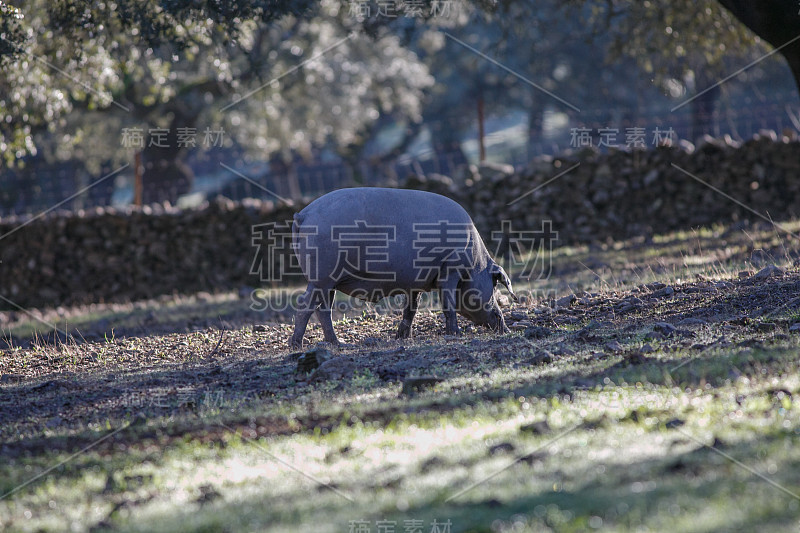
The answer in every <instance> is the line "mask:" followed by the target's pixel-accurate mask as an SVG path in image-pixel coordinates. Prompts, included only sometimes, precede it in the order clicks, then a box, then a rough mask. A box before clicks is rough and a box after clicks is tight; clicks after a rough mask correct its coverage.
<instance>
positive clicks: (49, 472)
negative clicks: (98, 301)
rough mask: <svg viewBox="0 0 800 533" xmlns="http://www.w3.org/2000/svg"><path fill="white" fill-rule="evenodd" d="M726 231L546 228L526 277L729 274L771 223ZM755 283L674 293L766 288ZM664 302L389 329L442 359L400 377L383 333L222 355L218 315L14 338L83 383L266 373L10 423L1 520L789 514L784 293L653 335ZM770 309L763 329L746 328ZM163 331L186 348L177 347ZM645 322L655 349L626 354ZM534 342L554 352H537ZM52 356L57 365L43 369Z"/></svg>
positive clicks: (714, 522) (320, 527)
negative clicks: (204, 390)
mask: <svg viewBox="0 0 800 533" xmlns="http://www.w3.org/2000/svg"><path fill="white" fill-rule="evenodd" d="M795 225H796V224H795ZM792 227H793V228H794V226H792ZM723 232H724V228H712V229H708V230H702V231H698V232H686V233H683V234H673V235H670V236H664V237H658V238H656V239H654V241H653V244H652V245H642V246H639V245H637V244H636V243H622V244H616V243H615V244H611V245H609V246H606V247H598V248H591V249H590V248H589V247H572V248H564V249H559V250H556V251H555V252H554V256H553V268H554V272H560V273H561V274H560V275H559V277H558V278H557V279H552V280H544V281H541V282H539V285H537V286H536V287H537V289H540V290H545V289H547V290H552V291H555V292H557V293H558V294H562V293H564V292H566V291H567V290H568V289H578V288H584V290H596V291H598V292H602V294H603V295H604V296H608V295H611V294H613V293H619V294H622V293H624V292H625V291H629V290H630V289H632V288H634V287H637V286H639V285H641V284H643V283H648V282H650V281H656V280H658V281H663V282H668V283H678V280H682V281H687V280H689V281H693V280H695V279H696V278H697V276H698V275H701V276H703V277H704V278H707V279H728V280H729V281H730V280H734V281H735V279H736V278H737V273H738V271H740V270H745V269H749V270H756V269H757V268H758V266H759V265H755V264H752V263H751V261H750V259H749V257H750V255H752V251H753V250H754V249H756V248H763V249H771V250H783V249H784V248H783V246H784V245H785V243H784V242H783V241H781V239H780V236H776V235H775V234H774V233H773V232H771V231H769V230H763V231H760V232H759V231H755V230H753V231H749V233H748V235H747V236H746V237H744V236H742V235H739V236H733V237H729V238H728V237H726V238H725V239H722V238H721V237H720V236H721V235H722V233H723ZM759 239H760V240H759ZM747 243H750V244H749V247H748V244H747ZM776 253H777V252H776ZM788 257H789V254H788V253H786V255H785V256H784V257H783V259H782V260H783V261H784V264H787V263H788ZM589 261H593V262H594V263H596V264H602V265H605V266H603V267H602V268H601V267H598V268H597V269H592V270H595V272H596V273H597V274H599V275H600V276H602V277H603V278H604V279H602V280H601V279H600V278H599V277H598V276H597V275H596V274H595V273H592V272H591V271H590V270H589V269H587V268H583V267H581V265H580V264H579V263H585V264H588V262H589ZM779 262H780V261H779ZM792 275H793V276H795V277H794V278H792V279H795V280H796V273H794V274H792ZM782 283H788V282H784V281H775V282H774V284H773V285H772V286H771V287H772V288H773V289H774V291H773V292H774V293H776V294H777V293H778V292H779V290H780V289H781V286H782V285H781V284H782ZM750 290H755V289H753V286H750V285H747V286H745V285H741V286H737V287H736V288H735V289H730V291H729V292H726V293H724V294H720V295H711V296H707V297H706V296H702V295H701V296H702V297H701V296H698V299H697V300H696V301H691V302H689V303H687V304H686V306H687V309H688V310H692V309H702V308H706V307H708V306H711V305H716V304H720V303H722V304H725V305H730V306H733V307H735V306H739V305H741V306H750V308H754V307H757V306H759V305H761V304H762V303H763V297H762V296H763V295H761V293H751V292H747V291H750ZM703 298H705V299H703ZM681 302H682V300H679V299H676V300H675V301H672V300H668V301H664V302H659V303H655V304H653V306H652V307H649V308H647V309H645V310H644V311H640V312H637V313H631V314H630V315H626V316H619V317H617V316H614V317H613V318H611V319H608V320H607V321H601V322H600V323H598V324H596V327H594V329H592V334H593V335H595V337H596V339H595V340H593V341H585V340H581V339H580V337H578V336H576V332H577V331H578V330H581V329H582V328H584V327H585V326H586V325H587V324H588V323H591V322H592V321H594V319H593V318H592V317H591V316H589V311H591V310H592V309H591V308H589V309H587V310H586V313H587V314H586V315H585V316H584V315H580V316H579V320H578V321H577V322H576V323H574V324H569V325H552V326H549V327H551V328H552V329H553V334H552V335H551V336H549V337H547V338H544V339H537V340H525V339H523V338H522V336H521V334H520V333H519V332H517V333H512V334H511V335H508V336H504V337H497V336H492V335H486V334H474V335H470V336H467V337H464V338H459V339H444V338H441V337H436V336H430V335H429V336H421V337H420V338H418V339H417V340H416V341H414V342H408V343H405V344H404V345H403V347H404V349H405V351H404V352H403V355H402V360H404V361H405V360H412V359H414V358H425V359H426V360H428V361H430V365H429V366H428V367H426V368H425V369H424V373H430V374H435V375H437V376H439V377H440V378H442V379H443V381H442V382H441V383H439V384H437V385H436V386H435V387H433V388H432V389H430V390H426V391H423V392H420V393H418V394H416V395H414V396H411V397H409V396H403V395H401V394H400V384H398V383H387V382H384V381H382V380H381V379H380V377H379V375H378V374H379V373H378V368H379V367H380V361H379V360H376V359H380V358H381V357H385V356H384V355H381V353H380V352H381V350H384V351H387V350H388V351H390V350H391V349H392V347H393V346H395V345H393V344H390V341H386V342H387V343H389V344H387V345H386V346H383V345H381V346H379V347H375V348H366V347H359V348H357V349H353V350H350V351H348V352H346V353H345V354H344V355H349V356H352V357H354V358H355V360H356V362H357V366H358V371H357V372H356V374H355V375H354V377H353V378H351V379H350V380H346V381H344V382H341V383H340V382H323V383H318V384H313V385H303V384H300V383H295V382H294V378H293V376H283V375H282V374H280V370H281V368H284V367H285V366H286V365H288V364H290V363H286V362H285V361H284V359H283V358H284V357H285V355H286V353H287V351H286V349H284V348H282V347H281V348H277V349H276V348H273V347H271V346H272V345H266V346H265V345H263V344H259V338H260V337H258V335H256V334H254V333H252V332H251V331H250V329H249V328H244V329H240V330H237V331H235V332H232V333H231V335H232V338H233V339H234V341H232V342H234V344H235V345H231V344H230V343H228V344H226V345H225V350H226V351H225V352H224V353H223V354H222V355H219V356H218V357H217V358H212V357H211V355H209V353H210V351H211V349H212V348H213V347H214V346H215V344H216V343H217V339H218V336H217V335H216V334H215V333H214V332H194V333H189V334H181V335H178V336H175V337H170V338H165V339H164V340H163V341H159V342H161V344H158V343H155V341H154V340H153V339H150V338H128V339H113V340H112V339H109V341H108V342H106V341H103V342H100V343H95V344H88V345H74V344H73V345H70V344H68V345H65V346H60V347H57V348H53V347H46V346H40V347H33V348H29V349H26V350H16V351H14V352H7V353H6V354H5V355H4V356H3V357H4V358H7V359H0V364H9V361H10V358H12V357H13V362H14V364H15V365H19V366H20V367H22V368H23V370H24V371H25V373H26V376H27V377H26V379H28V380H29V381H26V384H25V386H32V385H33V384H36V383H41V382H44V381H45V380H47V379H52V378H53V377H54V376H56V377H58V376H62V377H60V378H59V379H75V380H78V381H77V382H78V383H79V384H81V386H83V385H85V386H86V390H87V392H86V394H89V393H90V391H91V390H93V387H94V386H95V384H96V383H95V381H94V380H102V379H104V378H103V376H105V375H106V373H109V372H110V373H112V374H113V375H114V378H113V379H114V380H116V381H118V382H120V383H138V381H137V380H138V379H141V378H144V377H147V376H150V375H153V374H156V375H159V376H160V375H163V376H164V379H165V380H167V382H166V383H163V384H161V385H160V386H163V387H165V388H167V389H168V388H169V387H170V386H177V385H180V383H172V382H169V380H168V379H167V378H168V376H170V375H171V374H170V373H171V372H177V370H176V369H179V370H181V371H182V372H189V373H191V372H209V371H210V369H213V367H214V365H218V366H221V367H226V368H227V367H228V365H230V369H227V370H224V371H225V372H228V374H227V377H226V378H225V379H230V380H244V379H245V378H248V375H247V373H248V372H249V373H250V374H252V376H255V378H257V379H262V378H263V386H262V387H261V388H260V389H259V394H258V395H254V396H248V397H245V398H241V399H237V400H235V401H231V402H227V403H224V404H220V405H216V404H214V403H213V402H212V403H205V402H199V403H197V404H196V405H192V406H189V407H185V408H177V407H176V408H174V409H169V410H161V411H142V412H141V413H139V412H137V411H136V410H130V411H127V412H124V413H120V412H118V411H114V410H111V409H106V408H105V407H104V406H103V405H102V404H99V403H98V404H97V405H95V406H92V408H91V409H89V412H88V413H86V414H87V416H86V418H82V419H80V420H77V419H76V420H74V421H73V420H63V421H60V422H59V421H57V422H55V423H52V424H49V423H48V422H49V420H48V419H41V420H35V421H34V422H36V423H35V424H33V425H31V424H28V425H25V424H24V423H26V421H21V422H20V424H21V426H20V427H21V428H23V429H20V430H19V431H20V434H19V435H15V436H9V441H8V442H6V443H2V444H0V495H2V494H6V493H8V492H9V491H13V492H12V493H10V494H8V495H7V496H5V497H2V498H0V529H2V530H3V531H31V532H34V531H36V532H38V531H65V530H74V531H104V530H109V531H110V530H113V531H126V532H127V531H264V530H269V531H306V530H311V531H320V532H327V531H331V532H347V531H350V530H351V527H355V525H356V524H357V522H356V521H363V522H361V524H364V525H368V526H369V530H370V531H378V525H379V524H380V523H381V521H383V522H382V523H384V524H394V525H395V530H396V531H405V529H404V528H405V527H406V526H407V525H409V524H411V522H409V521H417V522H416V524H417V525H421V526H422V531H424V532H425V533H427V532H429V531H431V529H432V527H433V525H434V524H435V523H438V524H444V523H449V528H450V529H449V530H450V531H487V532H488V531H564V532H573V531H575V532H578V531H587V530H603V531H688V532H697V533H701V532H710V531H775V532H779V531H780V532H783V531H798V530H800V477H798V475H797V473H798V472H800V336H798V335H797V334H790V333H789V332H788V327H789V326H790V325H791V324H793V323H794V322H796V321H797V320H798V318H799V317H800V315H798V312H797V308H796V306H794V305H787V306H785V307H783V308H774V309H772V310H771V311H770V313H769V314H766V315H763V316H758V317H755V318H753V319H748V320H744V319H741V320H739V319H737V320H724V321H720V322H710V323H709V324H705V325H699V326H691V327H689V329H690V330H691V334H690V335H689V334H687V335H686V336H681V335H675V336H672V337H668V338H654V337H655V336H654V335H653V327H652V323H653V322H654V321H657V320H661V319H662V318H663V317H667V318H670V319H672V318H674V316H676V315H675V314H676V313H679V312H683V311H685V310H686V309H684V308H683V307H680V306H681V305H683V304H681ZM538 303H539V304H541V302H538ZM212 307H213V306H212ZM750 308H745V311H749V310H750ZM579 309H580V308H579ZM736 309H738V307H737V308H736ZM172 311H175V310H164V313H170V312H172ZM217 311H218V309H217V308H213V312H217ZM196 312H198V311H197V309H194V310H193V311H192V313H194V314H196ZM370 312H371V311H370ZM370 312H368V313H364V316H358V315H356V316H349V317H345V318H344V319H341V318H340V320H339V321H338V322H337V328H356V329H358V328H361V329H362V330H364V331H362V332H361V335H362V336H378V335H379V334H380V330H379V329H378V328H379V326H380V327H384V326H383V325H382V324H383V323H382V322H376V320H377V319H374V318H369V317H367V315H369V314H370ZM738 312H739V311H737V313H738ZM734 314H735V313H734ZM766 321H769V322H774V323H775V324H776V326H775V329H772V330H759V329H758V327H757V325H758V324H759V323H760V322H766ZM276 327H277V326H276ZM283 331H284V330H280V331H279V333H280V334H283ZM178 341H182V342H185V343H186V345H185V350H186V351H187V354H186V355H185V356H181V357H178V356H176V355H174V353H173V352H174V350H173V348H172V347H173V346H174V345H175V344H176V343H177V342H178ZM609 341H616V342H619V344H620V349H619V350H612V349H609V348H606V347H605V345H606V343H607V342H609ZM723 341H724V342H723ZM645 344H647V345H648V346H649V347H650V348H651V349H652V351H647V352H646V353H642V350H643V348H644V346H645ZM245 345H246V346H247V347H246V348H243V346H245ZM563 348H567V350H564V349H563ZM371 350H373V351H374V352H376V353H373V352H372V351H371ZM544 350H548V351H550V352H552V357H551V361H550V362H548V363H546V364H537V363H536V362H535V361H536V359H535V358H536V356H537V355H540V354H542V353H543V351H544ZM151 352H152V353H151ZM147 354H150V355H147ZM90 356H91V357H94V358H96V360H94V362H93V364H94V365H96V366H87V363H86V361H87V358H88V357H90ZM59 358H61V359H64V361H61V359H59ZM56 361H61V362H59V363H58V365H62V366H59V367H58V368H59V372H62V371H63V370H64V369H66V370H67V371H68V372H71V373H72V374H70V375H71V376H72V377H69V376H67V377H63V376H64V374H58V373H55V371H54V370H53V371H52V373H48V372H50V370H49V369H50V368H51V367H53V368H54V367H55V365H56ZM137 361H139V362H138V363H137ZM123 363H124V365H123ZM245 363H247V364H250V363H252V364H250V366H246V365H245ZM236 364H239V365H240V366H235V365H236ZM48 365H49V366H48ZM242 365H245V366H242ZM281 365H284V366H281ZM1 368H2V366H0V369H1ZM28 373H30V375H28ZM176 375H177V374H176ZM270 376H271V377H270ZM276 376H277V377H276ZM173 379H178V378H173ZM21 387H22V386H20V387H17V386H16V385H14V384H10V385H0V395H9V397H14V398H16V396H13V395H16V394H18V395H21V396H19V398H20V401H21V402H26V403H27V404H35V403H36V402H46V401H52V398H54V397H57V395H52V394H51V395H49V396H48V394H50V393H49V392H48V389H44V390H43V392H41V393H32V392H30V391H29V390H28V389H24V390H23V388H21ZM1 399H2V396H0V400H1ZM138 414H141V415H143V416H141V417H137V415H138ZM31 416H33V415H31ZM50 420H52V419H50ZM129 424H130V425H129ZM23 426H24V427H23ZM108 435H111V436H109V437H107V436H108ZM104 437H107V438H106V439H105V440H103V441H101V442H99V443H97V441H98V440H100V439H103V438H104ZM95 443H97V444H95ZM87 447H88V448H87Z"/></svg>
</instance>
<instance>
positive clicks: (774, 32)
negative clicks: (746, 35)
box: [718, 0, 800, 92]
mask: <svg viewBox="0 0 800 533" xmlns="http://www.w3.org/2000/svg"><path fill="white" fill-rule="evenodd" d="M718 1H719V3H720V4H721V5H722V7H724V8H725V9H727V10H728V11H730V12H731V13H732V14H733V16H734V17H736V18H737V19H739V20H740V21H741V22H742V24H744V25H745V26H747V27H748V28H750V30H751V31H752V32H753V33H755V34H756V35H758V36H759V37H761V38H762V39H764V40H765V41H767V42H768V43H769V44H771V45H772V46H774V47H775V48H777V49H779V52H780V54H781V55H783V57H784V58H786V62H787V63H788V64H789V68H790V69H791V70H792V75H793V76H794V81H795V83H796V84H797V89H798V91H799V92H800V13H798V11H800V5H798V3H797V1H796V0H759V1H757V2H756V1H753V0H718Z"/></svg>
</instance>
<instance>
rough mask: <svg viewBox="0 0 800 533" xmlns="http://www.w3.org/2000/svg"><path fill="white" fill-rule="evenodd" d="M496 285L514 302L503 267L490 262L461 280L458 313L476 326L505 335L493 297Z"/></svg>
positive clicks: (504, 322)
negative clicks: (506, 290)
mask: <svg viewBox="0 0 800 533" xmlns="http://www.w3.org/2000/svg"><path fill="white" fill-rule="evenodd" d="M498 283H501V284H503V285H504V286H505V288H506V289H508V293H509V294H510V295H511V298H512V299H513V300H514V301H515V302H516V301H517V296H516V295H515V294H514V291H513V290H512V289H511V279H510V278H509V277H508V274H506V271H505V270H503V267H501V266H500V265H498V264H497V263H495V262H494V261H491V260H490V261H489V265H488V266H487V267H486V268H485V269H484V270H482V271H479V272H472V273H471V275H470V276H469V277H467V278H465V279H462V281H461V283H460V284H459V295H460V301H459V309H458V312H459V313H460V314H461V315H462V316H464V317H466V318H468V319H470V320H471V321H472V322H473V323H475V324H476V325H480V326H486V327H488V328H490V329H493V330H494V331H497V332H498V333H507V332H508V328H507V327H506V321H505V320H504V319H503V313H501V312H500V306H499V305H497V298H496V295H495V289H496V287H497V284H498Z"/></svg>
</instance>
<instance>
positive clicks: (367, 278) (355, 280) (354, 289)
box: [334, 273, 435, 302]
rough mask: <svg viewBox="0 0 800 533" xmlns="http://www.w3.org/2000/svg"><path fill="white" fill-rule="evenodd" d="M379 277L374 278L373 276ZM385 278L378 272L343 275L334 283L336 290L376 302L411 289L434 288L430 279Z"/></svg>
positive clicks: (424, 289)
mask: <svg viewBox="0 0 800 533" xmlns="http://www.w3.org/2000/svg"><path fill="white" fill-rule="evenodd" d="M376 277H377V278H380V279H375V278H376ZM388 278H389V276H386V277H385V278H384V277H383V276H381V275H379V274H375V273H372V274H363V275H362V274H360V273H356V274H354V275H345V276H344V277H342V278H341V279H340V280H339V281H337V283H336V284H335V285H334V288H335V289H336V290H337V291H341V292H343V293H345V294H347V295H349V296H353V297H355V298H358V299H361V300H367V301H370V302H377V301H379V300H381V299H382V298H386V297H387V296H393V295H396V294H403V293H407V292H409V291H411V290H419V291H430V290H433V289H434V288H435V283H434V282H433V281H431V280H416V279H413V278H411V279H398V278H397V277H395V279H394V280H391V279H388Z"/></svg>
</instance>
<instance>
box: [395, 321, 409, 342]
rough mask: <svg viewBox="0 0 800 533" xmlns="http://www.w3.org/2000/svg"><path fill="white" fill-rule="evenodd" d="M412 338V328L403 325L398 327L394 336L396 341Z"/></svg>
mask: <svg viewBox="0 0 800 533" xmlns="http://www.w3.org/2000/svg"><path fill="white" fill-rule="evenodd" d="M409 337H411V326H408V325H406V324H403V323H401V324H400V325H399V326H398V327H397V334H396V335H395V336H394V338H395V339H407V338H409Z"/></svg>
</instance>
